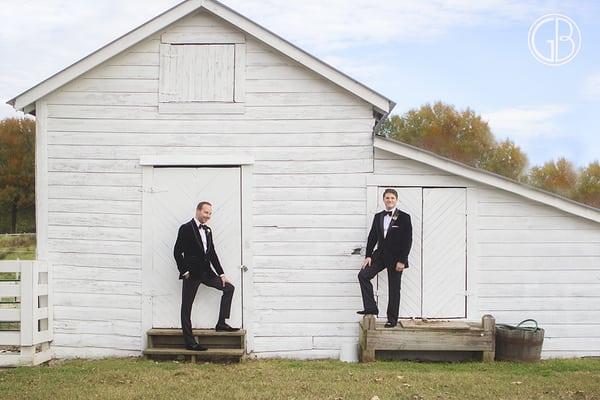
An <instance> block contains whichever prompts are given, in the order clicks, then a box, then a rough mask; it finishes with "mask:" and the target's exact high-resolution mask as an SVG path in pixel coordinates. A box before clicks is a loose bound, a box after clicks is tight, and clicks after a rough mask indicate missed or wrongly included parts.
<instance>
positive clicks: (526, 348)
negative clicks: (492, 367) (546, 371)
mask: <svg viewBox="0 0 600 400" xmlns="http://www.w3.org/2000/svg"><path fill="white" fill-rule="evenodd" d="M526 322H533V323H535V327H532V326H527V327H525V326H521V325H522V324H524V323H526ZM543 343H544V330H543V329H542V328H540V327H538V323H537V321H536V320H534V319H526V320H523V321H521V322H519V323H518V324H517V325H516V326H512V325H508V324H496V356H495V359H496V360H503V361H525V362H536V361H539V360H540V356H541V354H542V345H543Z"/></svg>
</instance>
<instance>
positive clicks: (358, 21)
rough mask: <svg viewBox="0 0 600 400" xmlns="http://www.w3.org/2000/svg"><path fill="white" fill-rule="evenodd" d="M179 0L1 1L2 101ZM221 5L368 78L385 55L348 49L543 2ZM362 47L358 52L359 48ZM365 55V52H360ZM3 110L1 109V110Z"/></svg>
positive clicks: (527, 15) (531, 13)
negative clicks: (352, 56) (350, 54)
mask: <svg viewBox="0 0 600 400" xmlns="http://www.w3.org/2000/svg"><path fill="white" fill-rule="evenodd" d="M180 1H181V0H128V1H125V2H123V1H120V0H103V1H96V0H78V1H75V2H74V1H70V0H21V1H4V2H3V4H2V7H0V20H2V21H3V23H2V25H1V26H0V54H2V55H3V57H2V59H3V60H2V61H3V62H2V63H1V64H0V77H1V78H0V100H2V102H4V101H6V100H8V99H9V98H11V97H12V96H15V95H16V94H18V93H21V92H22V91H24V90H26V89H28V88H29V87H32V86H33V85H35V84H37V83H39V82H41V81H42V80H44V79H46V78H48V77H49V76H51V75H53V74H54V73H56V72H58V71H60V70H62V69H63V68H65V67H66V66H68V65H70V64H72V63H73V62H75V61H77V60H79V59H80V58H82V57H84V56H86V55H87V54H90V53H91V52H93V51H95V50H96V49H98V48H100V47H102V46H103V45H105V44H107V43H109V42H110V41H112V40H114V39H115V38H117V37H119V36H121V35H123V34H124V33H127V32H128V31H130V30H131V29H134V28H135V27H137V26H139V25H141V24H142V23H144V22H145V21H147V20H149V19H151V18H153V17H155V16H157V15H158V14H160V13H162V12H164V11H166V10H167V9H169V8H170V7H173V6H174V5H176V4H178V3H180ZM224 3H225V4H226V5H227V6H229V7H231V8H233V9H234V10H236V11H238V12H239V13H241V14H243V15H245V16H247V17H248V18H250V19H252V20H254V21H256V22H257V23H259V24H261V25H263V26H264V27H266V28H267V29H270V30H272V31H274V32H275V33H277V34H278V35H280V36H282V37H283V38H285V39H287V40H289V41H291V42H292V43H294V44H297V45H299V46H300V47H302V48H304V49H306V50H307V51H309V52H311V53H313V54H315V55H316V56H318V57H320V58H323V59H325V60H327V61H329V62H330V63H331V64H332V65H334V66H335V67H337V68H339V69H340V70H341V71H343V72H345V73H347V74H349V75H351V76H353V77H355V78H356V79H359V80H361V81H364V82H365V83H367V84H369V81H370V77H372V76H374V75H380V74H383V73H386V72H387V71H386V69H385V68H384V67H378V65H381V59H377V58H376V56H374V55H371V56H368V57H362V58H361V59H360V60H356V59H350V58H349V57H348V55H347V54H342V50H344V49H346V50H347V49H355V48H356V49H360V48H361V47H369V48H370V49H371V50H372V49H373V48H376V47H377V46H379V45H385V44H388V43H399V42H414V41H424V40H435V38H437V37H440V36H442V35H445V34H447V33H449V32H451V31H452V30H453V29H462V28H464V27H465V26H483V25H488V26H489V25H494V24H507V23H514V22H515V21H518V23H520V24H522V25H523V26H528V24H529V23H530V22H531V21H533V20H534V19H535V17H537V16H538V15H539V13H540V12H541V11H543V10H544V9H545V8H546V7H547V1H546V0H536V1H531V2H521V1H516V0H503V1H501V0H482V1H479V2H472V1H468V0H431V1H427V2H423V1H420V0H405V1H386V2H373V1H369V0H330V1H322V0H286V1H285V2H282V1H280V0H225V1H224ZM359 51H360V50H359ZM361 53H363V54H364V53H365V52H362V51H361ZM0 112H2V113H3V112H4V110H0Z"/></svg>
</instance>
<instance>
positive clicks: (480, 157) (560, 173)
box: [377, 101, 600, 208]
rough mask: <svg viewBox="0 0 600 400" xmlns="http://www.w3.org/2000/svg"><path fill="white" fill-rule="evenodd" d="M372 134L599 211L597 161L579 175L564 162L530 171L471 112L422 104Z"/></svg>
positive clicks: (522, 157)
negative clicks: (554, 194)
mask: <svg viewBox="0 0 600 400" xmlns="http://www.w3.org/2000/svg"><path fill="white" fill-rule="evenodd" d="M377 134H379V135H383V136H386V137H389V138H391V139H395V140H399V141H401V142H404V143H408V144H410V145H413V146H416V147H420V148H423V149H426V150H429V151H432V152H434V153H436V154H439V155H441V156H444V157H447V158H451V159H453V160H456V161H459V162H461V163H464V164H467V165H470V166H473V167H476V168H481V169H485V170H487V171H490V172H494V173H496V174H499V175H503V176H505V177H508V178H511V179H513V180H516V181H519V182H521V183H524V184H528V185H531V186H534V187H537V188H540V189H543V190H546V191H550V192H554V193H557V194H559V195H561V196H564V197H567V198H570V199H573V200H575V201H579V202H581V203H585V204H588V205H590V206H593V207H597V208H600V163H599V162H598V160H594V161H592V162H590V163H589V164H588V165H587V166H585V167H583V168H579V169H578V168H576V167H575V165H574V164H573V163H572V162H571V161H569V160H568V159H566V158H565V157H560V158H558V159H557V160H549V161H547V162H545V163H544V164H542V165H534V166H531V167H529V162H528V158H527V155H526V154H525V152H523V150H522V149H521V148H520V147H519V146H518V145H516V144H515V143H514V142H513V141H511V140H510V139H505V140H501V141H497V140H496V139H495V137H494V135H493V133H492V131H491V129H490V127H489V125H488V123H487V122H486V121H484V120H483V119H482V118H481V116H480V115H478V114H477V113H476V112H475V111H473V110H472V109H470V108H467V109H465V110H462V111H459V110H457V109H456V108H455V107H454V106H452V105H449V104H445V103H443V102H440V101H438V102H435V103H434V104H433V105H432V104H425V105H423V106H421V107H419V108H415V109H411V110H409V111H407V112H406V113H404V114H402V115H393V116H391V117H390V118H388V119H387V120H385V121H384V122H383V123H382V124H380V126H379V128H378V132H377Z"/></svg>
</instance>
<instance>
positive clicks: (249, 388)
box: [0, 358, 600, 400]
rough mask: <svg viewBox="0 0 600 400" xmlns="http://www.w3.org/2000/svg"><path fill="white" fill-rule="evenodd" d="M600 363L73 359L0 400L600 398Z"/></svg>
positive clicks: (15, 383) (24, 380)
mask: <svg viewBox="0 0 600 400" xmlns="http://www.w3.org/2000/svg"><path fill="white" fill-rule="evenodd" d="M599 378H600V360H598V359H572V360H548V361H543V362H540V363H537V364H516V363H504V362H496V363H491V364H482V363H475V362H473V363H416V362H376V363H370V364H345V363H341V362H338V361H287V360H268V361H246V362H243V363H241V364H231V365H218V364H190V363H177V362H170V361H167V362H160V363H157V362H153V361H149V360H144V359H135V358H133V359H104V360H96V361H86V360H71V361H66V362H60V363H56V364H54V365H52V366H41V367H35V368H27V367H22V368H16V369H12V370H6V371H4V372H0V393H1V394H2V395H1V397H2V399H3V400H4V399H6V400H8V399H53V400H60V399H182V398H194V399H269V400H271V399H278V400H279V399H297V400H300V399H332V400H333V399H338V400H340V399H342V400H350V399H367V400H368V399H372V398H373V396H378V397H379V399H381V400H385V399H411V400H415V399H528V400H529V399H600V379H599Z"/></svg>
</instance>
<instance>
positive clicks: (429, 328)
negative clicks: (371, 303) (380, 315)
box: [360, 314, 495, 362]
mask: <svg viewBox="0 0 600 400" xmlns="http://www.w3.org/2000/svg"><path fill="white" fill-rule="evenodd" d="M376 351H406V352H481V353H482V358H481V359H482V360H483V361H485V362H489V361H493V360H494V351H495V320H494V317H493V316H491V315H488V314H486V315H484V316H483V317H482V319H481V323H480V322H471V321H444V322H442V321H435V320H431V321H421V320H415V321H413V320H400V323H399V324H398V325H397V326H396V327H394V328H384V326H383V323H378V322H377V320H376V318H375V316H374V315H366V316H365V317H364V318H363V320H362V321H361V322H360V359H361V361H362V362H369V361H374V360H375V352H376Z"/></svg>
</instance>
